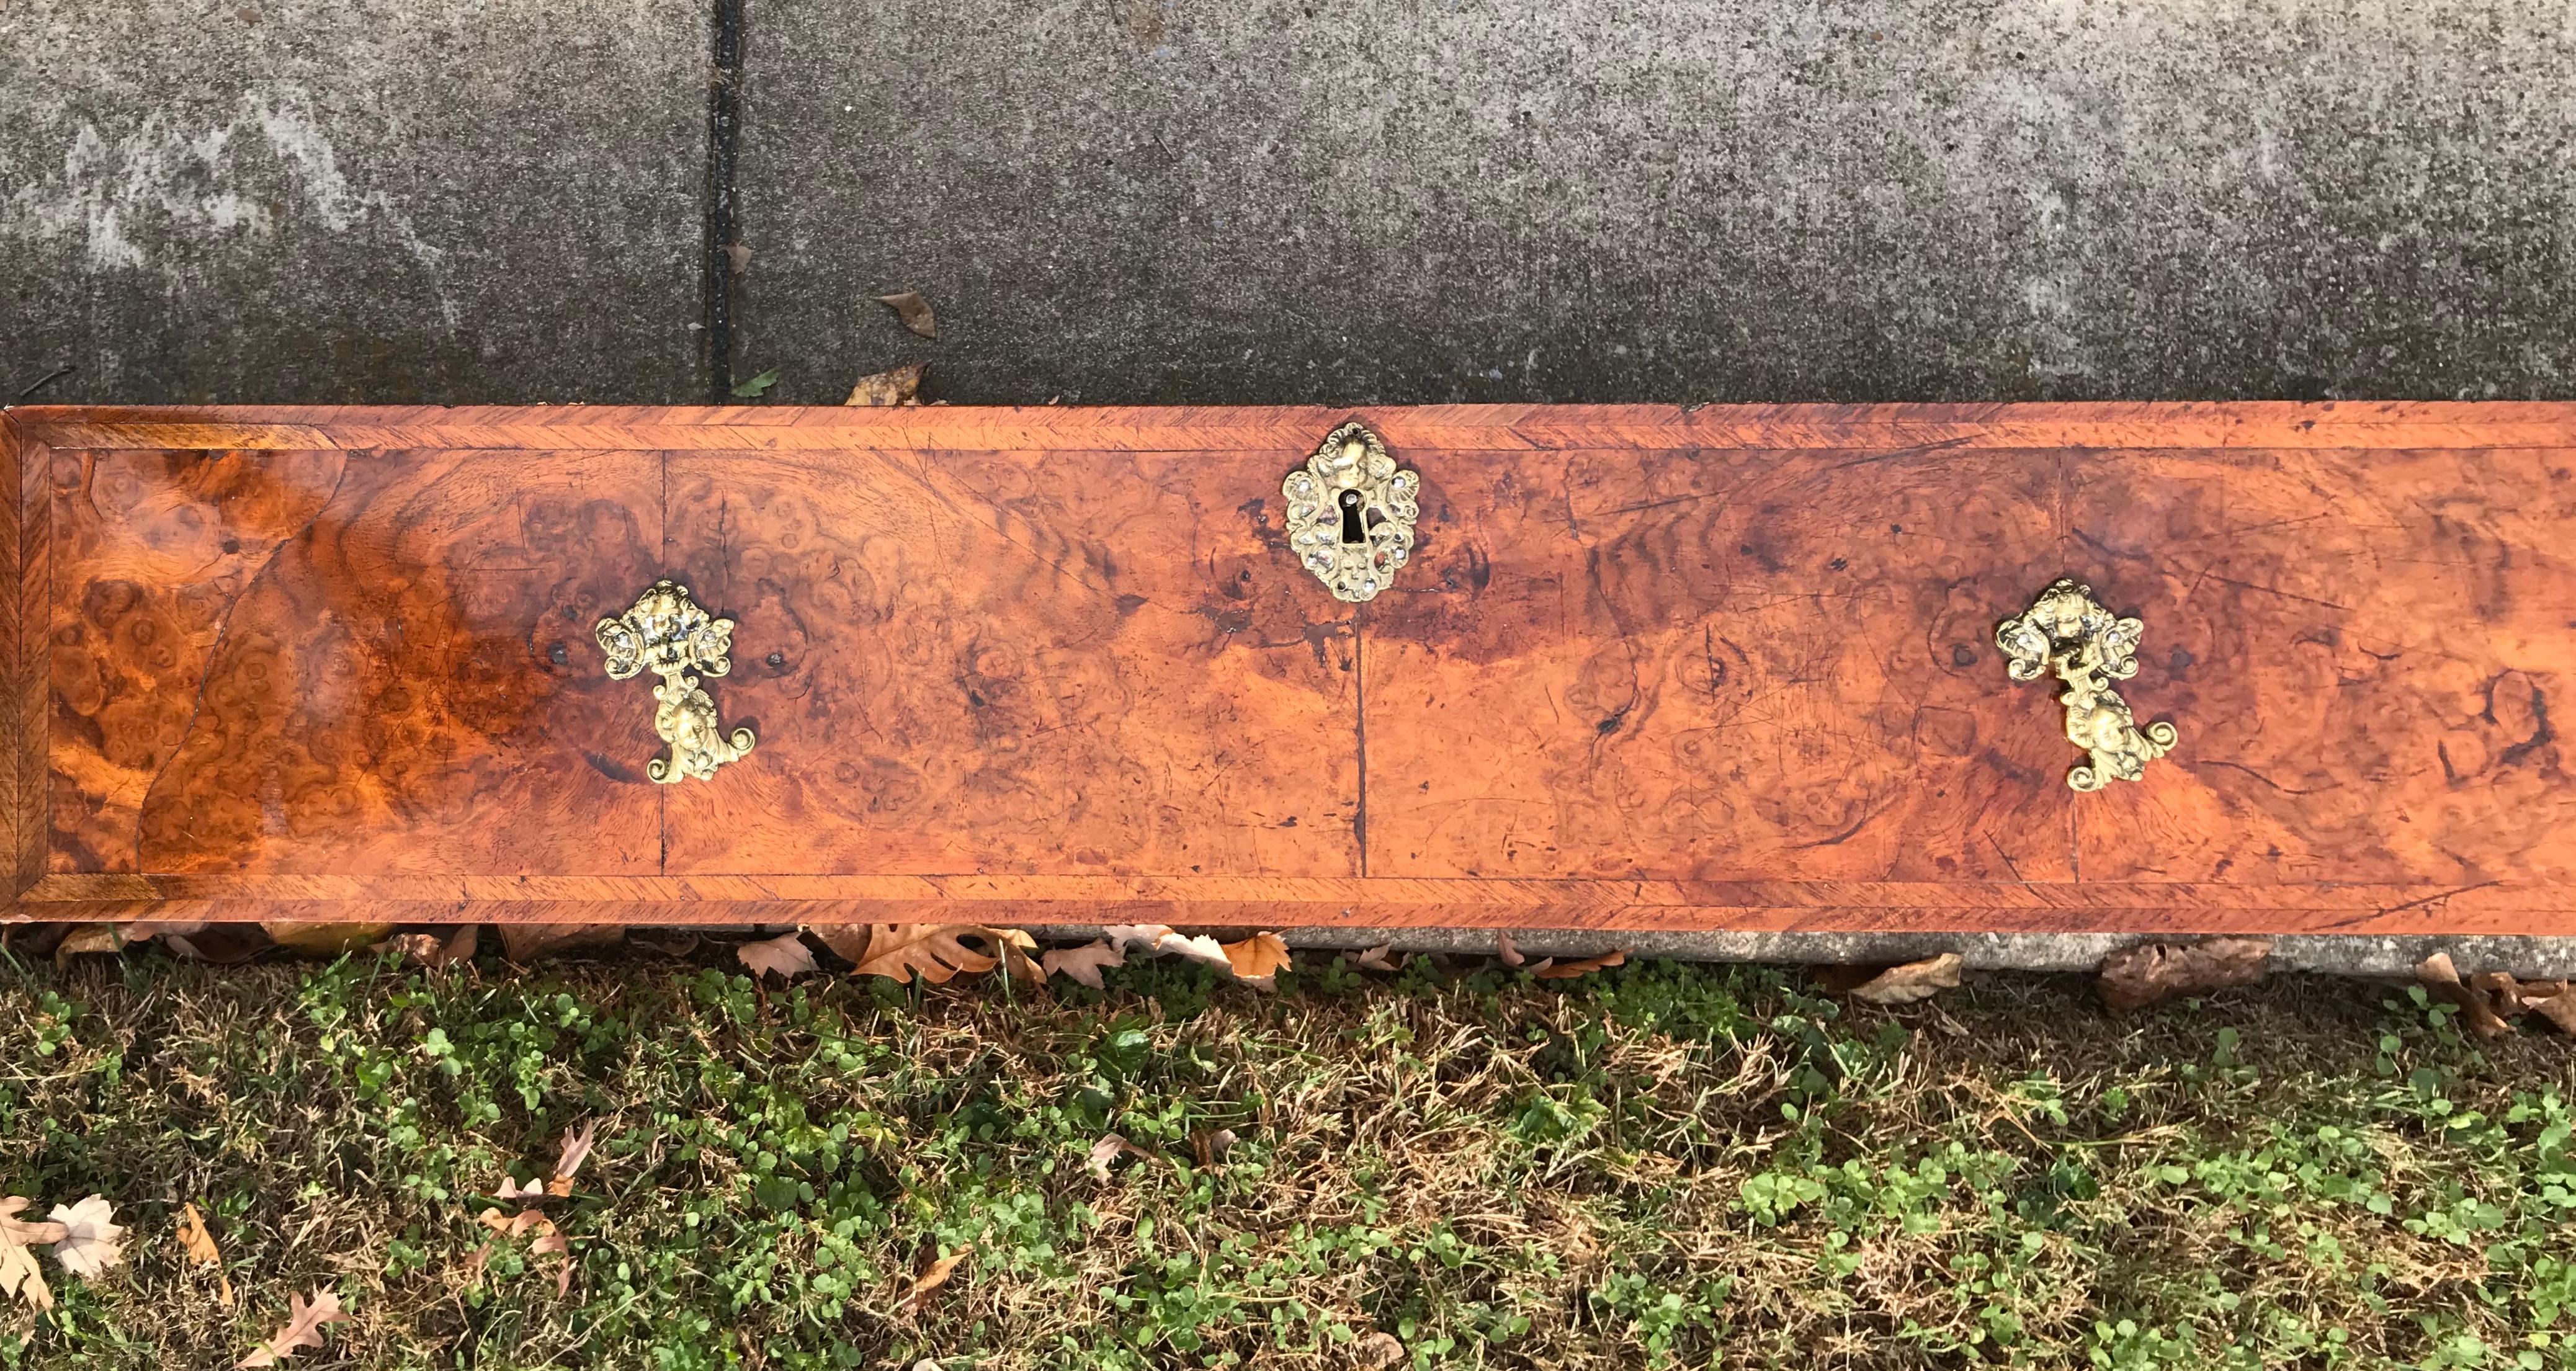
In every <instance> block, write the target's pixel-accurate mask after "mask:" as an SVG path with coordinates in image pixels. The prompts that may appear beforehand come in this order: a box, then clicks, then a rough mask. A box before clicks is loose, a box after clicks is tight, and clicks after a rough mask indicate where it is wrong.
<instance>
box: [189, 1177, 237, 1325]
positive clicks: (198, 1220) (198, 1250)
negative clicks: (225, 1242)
mask: <svg viewBox="0 0 2576 1371" xmlns="http://www.w3.org/2000/svg"><path fill="white" fill-rule="evenodd" d="M179 1250H180V1251H181V1252H184V1253H186V1254H187V1257H188V1260H189V1261H190V1262H193V1263H195V1264H196V1265H198V1266H211V1267H213V1268H215V1287H216V1288H215V1299H216V1300H217V1301H218V1302H219V1303H221V1304H222V1305H223V1306H224V1307H225V1308H226V1309H230V1308H232V1307H233V1282H232V1277H230V1276H227V1275H225V1274H224V1254H223V1250H222V1249H221V1248H218V1247H216V1246H215V1235H214V1233H213V1231H212V1230H210V1229H208V1228H207V1227H206V1216H205V1215H203V1214H201V1213H199V1212H197V1206H196V1205H195V1204H193V1203H191V1204H187V1205H184V1206H182V1207H181V1208H180V1210H179Z"/></svg>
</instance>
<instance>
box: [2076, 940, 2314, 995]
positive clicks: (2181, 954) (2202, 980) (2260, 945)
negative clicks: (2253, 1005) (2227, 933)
mask: <svg viewBox="0 0 2576 1371" xmlns="http://www.w3.org/2000/svg"><path fill="white" fill-rule="evenodd" d="M2271 958H2272V940H2271V939H2269V938H2205V939H2203V940H2201V941H2199V942H2196V943H2142V944H2140V945H2138V946H2136V947H2124V948H2121V949H2120V950H2119V951H2117V952H2114V953H2112V954H2111V955H2109V956H2107V957H2104V958H2103V959H2102V970H2101V974H2100V976H2099V977H2098V978H2097V979H2096V980H2095V981H2094V983H2093V984H2094V989H2095V990H2096V991H2097V992H2099V993H2100V995H2101V996H2102V1003H2103V1004H2104V1005H2106V1006H2108V1007H2109V1008H2111V1009H2112V1010H2113V1011H2115V1012H2119V1013H2126V1012H2128V1011H2129V1010H2132V1009H2144V1008H2145V1007H2147V1006H2148V1005H2151V1004H2154V1003H2156V1002H2157V1001H2159V1000H2169V999H2172V998H2173V997H2175V996H2177V995H2198V994H2201V993H2203V992H2204V991H2210V990H2217V989H2220V988H2222V987H2225V986H2231V985H2252V984H2254V983H2255V982H2256V981H2259V980H2261V979H2263V971H2264V968H2265V965H2266V964H2267V963H2269V962H2270V960H2271Z"/></svg>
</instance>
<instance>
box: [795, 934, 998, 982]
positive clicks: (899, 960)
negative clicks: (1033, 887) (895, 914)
mask: <svg viewBox="0 0 2576 1371" xmlns="http://www.w3.org/2000/svg"><path fill="white" fill-rule="evenodd" d="M805 931H806V932H808V933H811V934H813V935H814V936H816V937H818V938H821V939H822V940H823V945H824V946H825V947H828V948H830V949H832V950H833V951H834V952H838V953H840V954H841V955H842V956H843V957H845V958H847V959H849V960H850V961H851V962H852V963H854V964H855V965H854V966H853V967H852V969H851V971H850V974H851V975H853V976H884V977H886V978H888V979H889V980H893V981H895V982H897V983H899V984H910V983H911V981H912V978H913V977H914V976H916V975H918V976H920V977H921V979H923V980H925V981H928V982H930V983H931V984H933V985H944V984H946V983H947V982H948V981H950V980H952V979H954V978H955V977H956V976H957V974H958V973H959V972H969V973H976V972H985V971H990V970H992V969H993V968H994V967H997V966H1000V965H1001V964H1002V961H1001V958H999V957H995V956H991V955H988V954H986V953H982V952H978V951H976V950H975V949H973V948H971V947H968V946H966V944H965V943H964V942H963V941H961V940H962V939H966V938H977V939H980V940H982V941H986V942H999V941H1000V939H999V937H998V935H996V934H994V933H993V932H992V931H991V930H989V929H986V928H983V927H981V926H978V925H975V924H816V925H812V926H809V927H808V928H807V929H806V930H805Z"/></svg>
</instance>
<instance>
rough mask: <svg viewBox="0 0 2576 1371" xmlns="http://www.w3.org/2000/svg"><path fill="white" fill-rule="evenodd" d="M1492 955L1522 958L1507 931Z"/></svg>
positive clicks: (1513, 960)
mask: <svg viewBox="0 0 2576 1371" xmlns="http://www.w3.org/2000/svg"><path fill="white" fill-rule="evenodd" d="M1494 955H1495V956H1497V957H1500V958H1502V959H1503V965H1505V966H1518V965H1520V964H1521V962H1522V961H1523V960H1524V959H1523V958H1522V956H1521V949H1520V945H1519V944H1517V943H1515V942H1513V941H1512V935H1511V934H1509V933H1497V934H1495V935H1494ZM1379 1336H1381V1337H1383V1336H1385V1335H1384V1334H1380V1335H1379Z"/></svg>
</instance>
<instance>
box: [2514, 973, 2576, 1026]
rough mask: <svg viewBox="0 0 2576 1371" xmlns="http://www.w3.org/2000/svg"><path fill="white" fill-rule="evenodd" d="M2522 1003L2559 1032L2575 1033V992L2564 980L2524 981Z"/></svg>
mask: <svg viewBox="0 0 2576 1371" xmlns="http://www.w3.org/2000/svg"><path fill="white" fill-rule="evenodd" d="M2522 1000H2523V1003H2524V1004H2525V1005H2527V1006H2529V1007H2530V1008H2531V1010H2532V1012H2534V1013H2536V1014H2538V1015H2539V1016H2540V1017H2542V1018H2544V1019H2547V1020H2548V1021H2549V1022H2550V1023H2551V1024H2552V1025H2553V1026H2555V1027H2556V1028H2557V1029H2558V1031H2559V1032H2561V1033H2576V993H2571V992H2570V990H2569V988H2568V985H2567V982H2565V981H2525V982H2524V983H2523V986H2522Z"/></svg>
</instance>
